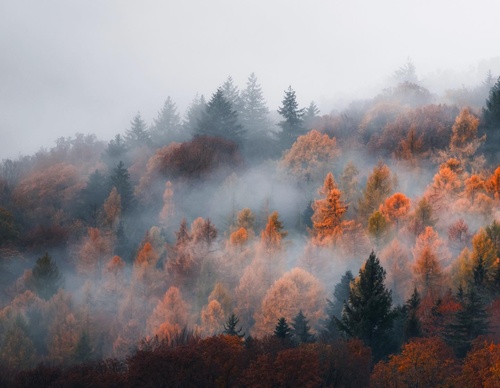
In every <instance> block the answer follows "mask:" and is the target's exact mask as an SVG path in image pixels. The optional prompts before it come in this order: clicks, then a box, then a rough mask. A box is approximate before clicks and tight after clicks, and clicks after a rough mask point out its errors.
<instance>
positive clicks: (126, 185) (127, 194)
mask: <svg viewBox="0 0 500 388" xmlns="http://www.w3.org/2000/svg"><path fill="white" fill-rule="evenodd" d="M109 181H110V186H111V187H116V190H118V194H120V198H121V204H122V210H123V212H124V213H125V212H127V211H129V210H131V209H132V208H133V207H134V205H135V198H134V190H133V188H132V184H131V183H130V174H129V172H128V170H127V169H126V168H125V164H124V163H123V162H122V161H120V162H119V163H118V164H117V165H116V167H115V168H114V169H113V172H112V173H111V176H110V177H109Z"/></svg>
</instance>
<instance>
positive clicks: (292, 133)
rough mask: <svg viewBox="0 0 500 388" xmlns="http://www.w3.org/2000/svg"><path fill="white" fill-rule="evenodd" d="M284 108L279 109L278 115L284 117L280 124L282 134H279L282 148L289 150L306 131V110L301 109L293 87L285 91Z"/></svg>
mask: <svg viewBox="0 0 500 388" xmlns="http://www.w3.org/2000/svg"><path fill="white" fill-rule="evenodd" d="M282 104H283V106H280V107H279V108H278V113H279V114H280V115H281V116H282V117H283V120H282V121H280V122H279V124H278V125H279V126H280V127H281V132H280V133H279V134H278V136H279V140H280V143H281V147H282V148H283V149H289V148H290V147H291V146H292V144H293V143H294V142H295V140H297V137H298V136H300V135H303V134H304V132H305V130H304V113H305V112H304V108H301V109H299V104H298V102H297V97H296V96H295V91H294V90H293V89H292V87H291V86H289V87H288V90H285V97H284V98H283V101H282Z"/></svg>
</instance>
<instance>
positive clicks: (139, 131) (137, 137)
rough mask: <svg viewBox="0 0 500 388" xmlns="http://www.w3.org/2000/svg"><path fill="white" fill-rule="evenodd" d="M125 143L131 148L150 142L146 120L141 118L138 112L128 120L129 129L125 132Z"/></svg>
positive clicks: (146, 144)
mask: <svg viewBox="0 0 500 388" xmlns="http://www.w3.org/2000/svg"><path fill="white" fill-rule="evenodd" d="M125 143H126V144H127V146H128V147H130V148H132V149H133V148H138V147H142V146H149V145H150V144H151V138H150V136H149V131H148V128H147V125H146V122H145V121H144V120H143V119H142V117H141V114H140V113H139V112H138V113H137V114H136V115H135V116H134V118H133V119H132V121H131V122H130V129H128V130H127V131H126V132H125Z"/></svg>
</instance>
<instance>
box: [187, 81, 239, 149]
mask: <svg viewBox="0 0 500 388" xmlns="http://www.w3.org/2000/svg"><path fill="white" fill-rule="evenodd" d="M196 135H197V136H213V137H222V138H226V139H229V140H231V141H233V142H235V143H236V144H238V145H242V144H243V140H244V138H245V131H244V129H243V127H242V126H241V124H239V123H238V113H237V112H236V111H235V110H234V108H233V106H232V105H231V103H230V102H229V101H227V100H226V98H225V97H224V93H223V91H222V89H221V88H219V89H217V91H216V92H215V93H214V94H213V95H212V98H211V99H210V101H209V102H208V104H207V107H206V109H205V110H204V111H203V112H202V114H201V119H200V120H199V121H198V126H197V129H196Z"/></svg>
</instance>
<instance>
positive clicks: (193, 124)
mask: <svg viewBox="0 0 500 388" xmlns="http://www.w3.org/2000/svg"><path fill="white" fill-rule="evenodd" d="M206 108H207V102H206V100H205V97H204V96H203V95H201V96H199V95H198V94H197V95H196V96H195V97H194V99H193V101H192V102H191V105H189V107H188V109H187V111H186V114H185V118H184V122H183V124H182V126H183V127H184V132H186V133H190V134H196V131H197V128H198V122H199V121H200V120H201V117H202V114H203V112H204V111H205V109H206Z"/></svg>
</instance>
